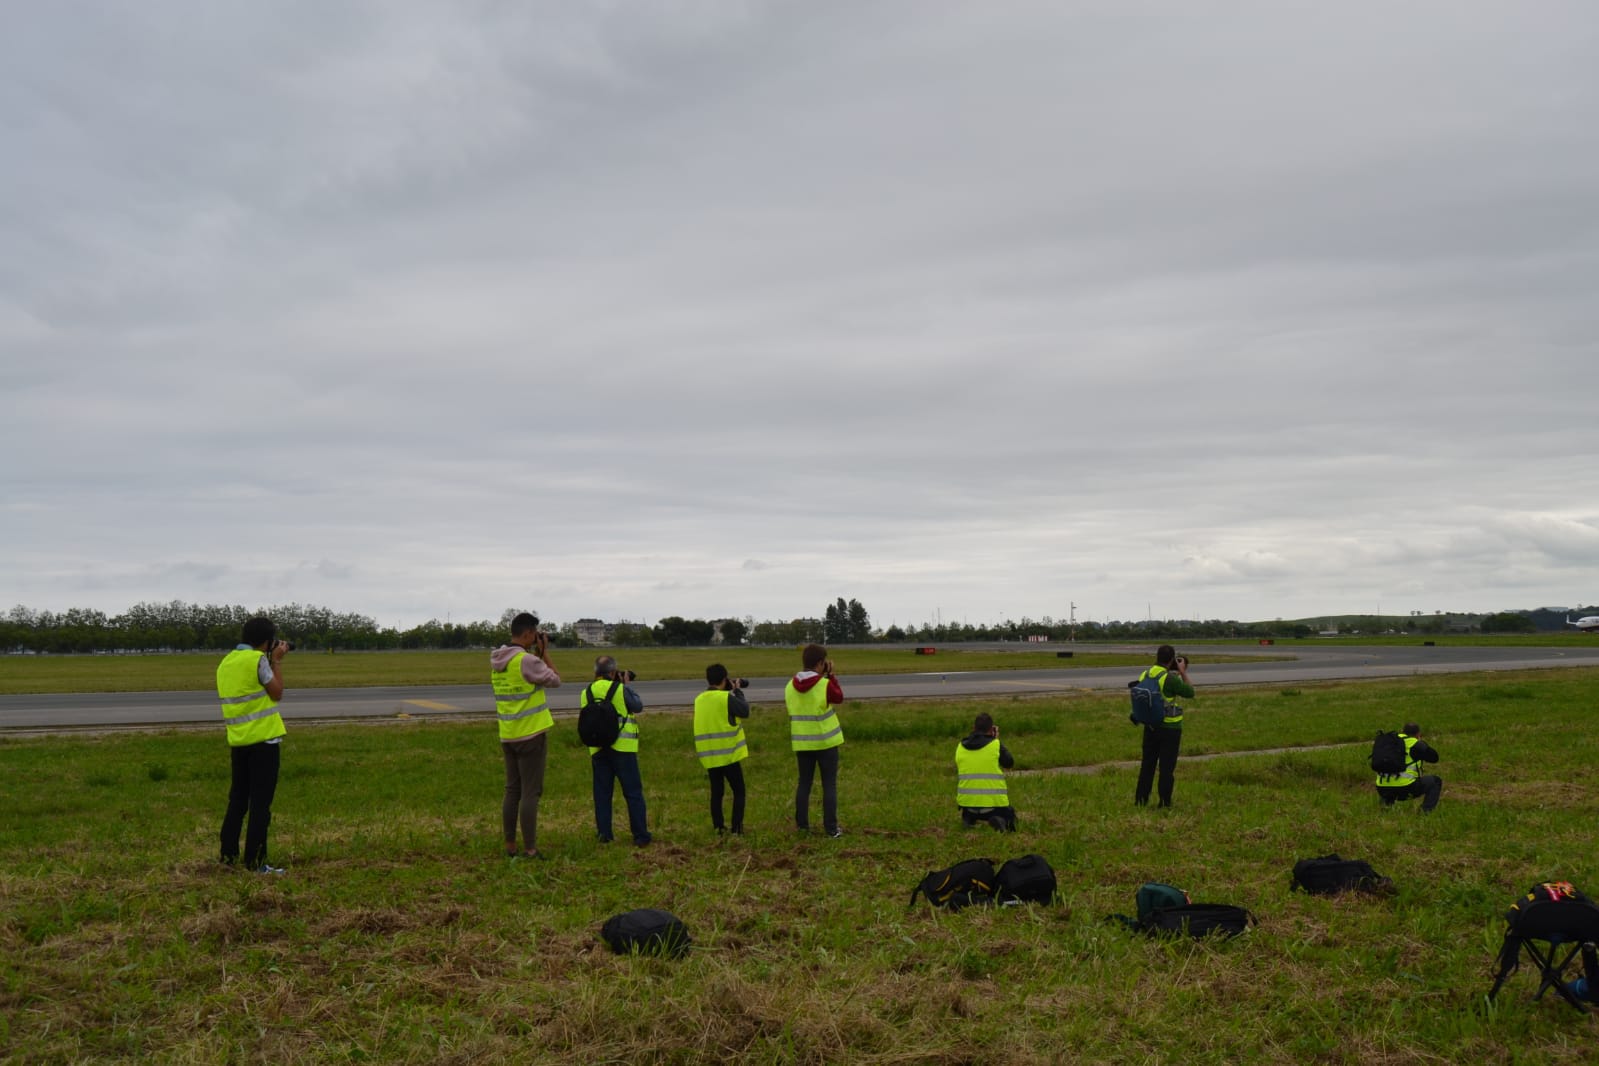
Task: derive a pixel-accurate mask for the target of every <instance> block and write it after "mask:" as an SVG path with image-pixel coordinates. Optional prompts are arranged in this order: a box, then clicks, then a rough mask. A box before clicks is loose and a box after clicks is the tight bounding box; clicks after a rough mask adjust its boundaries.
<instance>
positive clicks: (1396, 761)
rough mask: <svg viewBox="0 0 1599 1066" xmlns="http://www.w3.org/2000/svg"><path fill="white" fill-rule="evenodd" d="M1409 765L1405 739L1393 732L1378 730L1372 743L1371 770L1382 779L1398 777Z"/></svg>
mask: <svg viewBox="0 0 1599 1066" xmlns="http://www.w3.org/2000/svg"><path fill="white" fill-rule="evenodd" d="M1409 765H1410V760H1409V758H1408V757H1407V756H1406V752H1405V741H1404V738H1403V737H1401V736H1400V735H1399V734H1398V733H1395V732H1393V731H1391V730H1390V731H1388V732H1384V731H1382V730H1378V732H1377V737H1376V739H1375V740H1373V741H1372V742H1371V768H1372V769H1373V770H1374V771H1376V772H1377V773H1378V774H1379V775H1381V776H1382V777H1398V776H1399V775H1400V774H1402V773H1404V772H1405V767H1407V766H1409Z"/></svg>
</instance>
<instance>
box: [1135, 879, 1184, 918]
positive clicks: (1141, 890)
mask: <svg viewBox="0 0 1599 1066" xmlns="http://www.w3.org/2000/svg"><path fill="white" fill-rule="evenodd" d="M1133 901H1134V903H1136V904H1137V906H1138V921H1140V922H1144V921H1148V919H1149V916H1150V915H1151V914H1153V913H1154V912H1155V911H1158V910H1164V909H1166V908H1168V907H1186V906H1188V904H1190V903H1192V902H1194V901H1193V900H1192V899H1190V898H1189V896H1188V893H1186V892H1184V891H1183V890H1182V889H1180V888H1178V887H1177V886H1176V885H1168V884H1165V883H1163V882H1160V881H1145V882H1144V883H1143V884H1141V885H1139V886H1138V891H1137V892H1136V893H1134V895H1133Z"/></svg>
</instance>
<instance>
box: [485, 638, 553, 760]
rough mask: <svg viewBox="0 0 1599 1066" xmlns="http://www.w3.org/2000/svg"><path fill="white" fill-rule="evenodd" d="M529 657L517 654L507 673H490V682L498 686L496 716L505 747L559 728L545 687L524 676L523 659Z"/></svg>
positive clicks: (512, 658) (495, 693)
mask: <svg viewBox="0 0 1599 1066" xmlns="http://www.w3.org/2000/svg"><path fill="white" fill-rule="evenodd" d="M526 654H527V652H526V651H520V652H517V653H516V654H515V655H513V656H511V661H510V662H508V663H506V664H505V669H504V670H490V671H489V683H490V684H491V685H493V686H494V717H495V718H496V719H498V720H499V723H500V743H502V744H505V743H509V742H511V741H513V740H526V739H528V738H529V737H536V736H538V735H539V734H540V733H542V732H544V731H545V730H546V729H549V728H551V727H552V726H554V725H555V719H554V718H553V717H552V716H551V715H550V705H549V701H548V700H546V699H545V697H544V688H543V686H542V685H535V684H533V683H532V682H531V681H529V680H528V679H527V678H525V677H523V676H522V657H523V656H524V655H526Z"/></svg>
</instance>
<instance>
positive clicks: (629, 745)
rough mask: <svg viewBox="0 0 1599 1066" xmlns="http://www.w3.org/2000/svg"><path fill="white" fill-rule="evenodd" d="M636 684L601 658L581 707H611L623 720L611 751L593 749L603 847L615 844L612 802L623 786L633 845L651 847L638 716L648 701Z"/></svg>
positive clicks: (596, 817) (597, 819)
mask: <svg viewBox="0 0 1599 1066" xmlns="http://www.w3.org/2000/svg"><path fill="white" fill-rule="evenodd" d="M631 680H633V671H631V670H622V669H619V668H618V667H617V665H616V660H615V659H613V658H612V657H611V656H609V655H601V656H600V657H599V658H597V659H595V660H594V680H593V681H591V682H589V685H588V687H587V688H585V689H584V690H583V694H582V698H581V699H580V700H579V703H580V705H581V706H583V707H587V706H588V705H589V704H591V703H596V702H600V703H609V704H610V705H611V706H612V707H613V708H614V709H615V710H616V715H617V717H618V718H620V719H621V722H620V725H621V731H620V732H619V733H618V734H617V737H616V740H615V741H613V742H612V743H611V745H610V746H609V747H604V748H597V747H593V746H590V747H589V764H590V766H591V768H592V771H593V775H594V828H595V830H596V831H597V832H598V834H599V840H600V843H601V844H609V843H610V842H611V801H612V799H613V798H614V796H615V794H616V785H617V784H620V785H621V786H622V798H623V799H624V800H626V801H627V823H628V828H629V829H630V830H631V831H632V833H633V844H634V846H636V847H640V848H642V847H644V846H646V845H648V844H649V842H650V840H651V839H652V838H651V837H650V825H649V821H648V819H647V817H646V811H645V808H644V782H643V780H642V779H641V778H640V777H639V768H638V719H637V718H635V717H634V715H637V714H641V713H643V711H644V701H643V700H642V699H640V698H639V694H638V693H637V692H634V691H633V689H632V688H631V687H629V685H628V684H627V682H629V681H631Z"/></svg>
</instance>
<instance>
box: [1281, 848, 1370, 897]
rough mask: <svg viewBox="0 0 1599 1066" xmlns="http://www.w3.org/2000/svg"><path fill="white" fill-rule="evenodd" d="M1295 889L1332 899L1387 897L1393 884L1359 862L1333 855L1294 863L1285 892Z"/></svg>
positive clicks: (1365, 863) (1366, 864) (1361, 861)
mask: <svg viewBox="0 0 1599 1066" xmlns="http://www.w3.org/2000/svg"><path fill="white" fill-rule="evenodd" d="M1295 889H1304V890H1305V891H1306V892H1309V893H1310V894H1311V895H1313V896H1335V895H1337V894H1338V893H1340V892H1366V893H1369V894H1371V895H1373V896H1391V895H1393V893H1394V891H1395V890H1394V883H1393V881H1392V880H1390V879H1389V878H1386V877H1384V876H1383V875H1382V874H1380V873H1378V872H1377V871H1376V870H1373V869H1372V868H1371V863H1369V862H1366V861H1364V860H1362V859H1341V858H1339V857H1338V856H1337V854H1332V855H1323V856H1321V857H1320V858H1317V859H1300V860H1299V861H1298V862H1296V863H1294V876H1293V877H1292V879H1290V880H1289V882H1288V890H1289V891H1290V892H1292V891H1294V890H1295Z"/></svg>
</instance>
